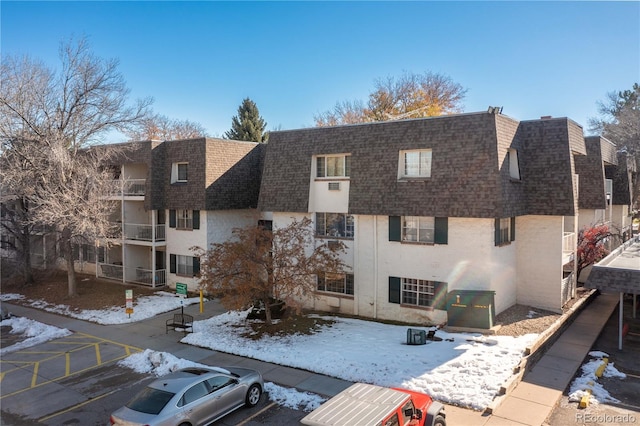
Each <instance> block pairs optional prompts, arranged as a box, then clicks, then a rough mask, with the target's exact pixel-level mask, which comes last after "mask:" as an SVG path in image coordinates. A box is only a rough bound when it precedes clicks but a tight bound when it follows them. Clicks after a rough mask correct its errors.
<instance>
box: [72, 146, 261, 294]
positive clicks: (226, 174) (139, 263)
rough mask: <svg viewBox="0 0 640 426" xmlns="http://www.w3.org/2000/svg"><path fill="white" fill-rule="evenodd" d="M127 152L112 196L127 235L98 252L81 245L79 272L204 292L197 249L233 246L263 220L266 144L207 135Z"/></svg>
mask: <svg viewBox="0 0 640 426" xmlns="http://www.w3.org/2000/svg"><path fill="white" fill-rule="evenodd" d="M122 148H124V150H123V152H122V154H121V156H120V159H121V162H120V163H119V164H114V166H113V170H114V188H115V190H114V194H113V196H112V197H111V199H112V200H114V201H116V203H117V208H116V209H115V210H114V213H113V215H112V218H111V220H112V221H113V222H114V223H117V227H118V228H119V229H120V230H121V232H119V233H118V234H117V237H115V238H105V239H104V240H101V241H98V242H97V245H96V247H95V248H93V247H91V246H90V245H89V244H87V245H84V246H80V247H79V248H78V250H77V252H78V254H79V258H78V257H77V258H78V260H77V262H76V268H77V269H81V270H83V271H85V272H88V273H94V272H95V273H96V275H97V276H98V277H103V278H108V279H115V280H118V281H123V282H132V283H138V284H145V285H150V286H152V287H157V286H169V287H171V288H175V286H176V284H177V283H182V284H186V285H187V286H188V288H189V290H192V291H193V290H196V289H197V285H198V283H197V279H196V278H195V277H196V275H197V274H198V272H199V265H200V262H199V258H198V257H195V256H194V255H193V254H194V253H193V251H192V248H193V247H201V248H208V247H209V246H210V245H211V244H213V243H216V242H222V241H226V240H227V239H229V238H230V237H231V235H232V230H233V228H235V227H244V226H247V225H250V224H252V223H256V221H257V217H258V214H257V211H256V206H257V201H258V191H259V182H260V173H261V170H262V158H263V153H264V146H261V145H260V144H256V143H251V142H239V141H230V140H223V139H213V138H199V139H189V140H175V141H164V142H159V141H144V142H132V143H127V144H123V146H122ZM107 237H108V236H107ZM107 241H108V242H109V244H106V242H107ZM85 251H86V252H87V255H88V259H87V258H85V254H84V252H85ZM94 251H95V252H94ZM92 259H94V261H93V262H92V261H91V260H92ZM86 260H88V261H86Z"/></svg>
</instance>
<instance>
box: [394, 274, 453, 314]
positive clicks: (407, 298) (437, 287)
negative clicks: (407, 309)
mask: <svg viewBox="0 0 640 426" xmlns="http://www.w3.org/2000/svg"><path fill="white" fill-rule="evenodd" d="M446 295H447V283H444V282H440V281H428V280H420V279H416V278H400V277H389V303H399V304H402V305H407V306H415V307H421V308H434V309H446Z"/></svg>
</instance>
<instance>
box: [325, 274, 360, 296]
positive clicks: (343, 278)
mask: <svg viewBox="0 0 640 426" xmlns="http://www.w3.org/2000/svg"><path fill="white" fill-rule="evenodd" d="M348 279H350V281H351V283H350V284H351V285H350V286H349V285H348V284H347V280H348ZM316 290H318V291H322V292H327V293H336V294H344V295H347V296H353V293H354V292H355V279H354V276H353V274H349V273H330V272H325V273H322V274H320V275H317V276H316ZM349 290H351V291H350V292H349Z"/></svg>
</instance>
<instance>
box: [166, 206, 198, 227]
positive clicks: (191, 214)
mask: <svg viewBox="0 0 640 426" xmlns="http://www.w3.org/2000/svg"><path fill="white" fill-rule="evenodd" d="M169 228H177V229H182V230H190V229H200V210H169Z"/></svg>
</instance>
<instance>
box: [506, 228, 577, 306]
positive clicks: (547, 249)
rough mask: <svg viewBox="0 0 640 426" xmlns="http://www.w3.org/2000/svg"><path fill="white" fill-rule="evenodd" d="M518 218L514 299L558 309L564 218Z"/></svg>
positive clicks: (560, 304)
mask: <svg viewBox="0 0 640 426" xmlns="http://www.w3.org/2000/svg"><path fill="white" fill-rule="evenodd" d="M518 219H519V220H518V225H519V226H517V227H516V228H517V231H516V232H517V234H516V238H517V239H518V241H519V245H518V248H519V250H518V256H517V268H518V274H517V283H518V296H517V301H518V303H519V304H522V305H531V306H536V307H539V308H544V309H548V310H552V311H556V312H560V311H561V308H562V300H561V296H562V288H561V283H562V235H563V232H564V218H563V217H561V216H523V217H519V218H518ZM572 231H573V229H567V232H572Z"/></svg>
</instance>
